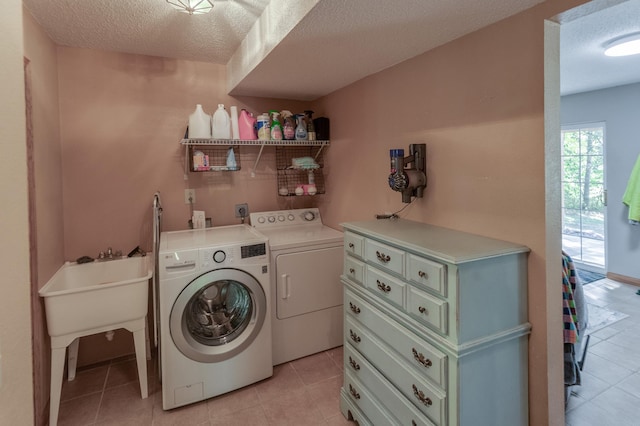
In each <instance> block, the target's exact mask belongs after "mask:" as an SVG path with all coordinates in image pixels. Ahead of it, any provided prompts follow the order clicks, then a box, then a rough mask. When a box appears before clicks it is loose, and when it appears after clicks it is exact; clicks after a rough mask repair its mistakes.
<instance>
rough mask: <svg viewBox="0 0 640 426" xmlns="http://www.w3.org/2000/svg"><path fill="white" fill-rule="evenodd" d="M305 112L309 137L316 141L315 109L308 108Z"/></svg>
mask: <svg viewBox="0 0 640 426" xmlns="http://www.w3.org/2000/svg"><path fill="white" fill-rule="evenodd" d="M304 114H305V120H307V139H309V140H310V141H315V140H316V129H315V127H314V126H313V117H312V115H313V111H311V110H306V111H305V112H304Z"/></svg>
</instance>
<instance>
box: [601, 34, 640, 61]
mask: <svg viewBox="0 0 640 426" xmlns="http://www.w3.org/2000/svg"><path fill="white" fill-rule="evenodd" d="M638 53H640V33H633V34H629V35H626V36H623V37H619V38H615V39H613V40H611V41H610V42H609V43H607V44H606V45H605V51H604V54H605V55H607V56H629V55H637V54H638Z"/></svg>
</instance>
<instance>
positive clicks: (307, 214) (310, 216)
mask: <svg viewBox="0 0 640 426" xmlns="http://www.w3.org/2000/svg"><path fill="white" fill-rule="evenodd" d="M315 218H316V215H315V214H314V213H313V212H312V211H306V212H304V220H306V221H307V222H311V221H312V220H313V219H315Z"/></svg>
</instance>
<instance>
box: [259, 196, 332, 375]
mask: <svg viewBox="0 0 640 426" xmlns="http://www.w3.org/2000/svg"><path fill="white" fill-rule="evenodd" d="M250 218H251V225H252V226H253V227H255V228H256V229H257V230H259V231H260V232H261V233H262V234H264V235H265V236H266V237H267V238H268V239H269V247H270V250H271V283H272V288H271V301H272V303H271V306H272V309H271V320H272V321H271V327H272V336H273V365H278V364H282V363H284V362H287V361H291V360H293V359H297V358H301V357H304V356H307V355H311V354H314V353H317V352H321V351H324V350H327V349H330V348H334V347H337V346H340V345H342V335H343V330H342V328H343V312H342V299H343V296H342V284H341V282H340V274H341V273H342V262H343V235H342V232H340V231H336V230H335V229H332V228H330V227H328V226H325V225H323V223H322V219H321V217H320V211H319V210H318V209H317V208H309V209H297V210H280V211H270V212H261V213H251V215H250Z"/></svg>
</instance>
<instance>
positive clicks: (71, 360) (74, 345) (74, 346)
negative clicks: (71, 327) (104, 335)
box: [67, 337, 80, 381]
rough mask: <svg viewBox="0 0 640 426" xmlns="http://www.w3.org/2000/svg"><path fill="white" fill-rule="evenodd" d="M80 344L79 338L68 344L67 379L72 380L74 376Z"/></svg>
mask: <svg viewBox="0 0 640 426" xmlns="http://www.w3.org/2000/svg"><path fill="white" fill-rule="evenodd" d="M79 346H80V338H79V337H78V338H77V339H74V340H73V342H71V344H70V345H69V355H68V356H67V380H68V381H72V380H73V379H75V378H76V366H77V365H78V347H79Z"/></svg>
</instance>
